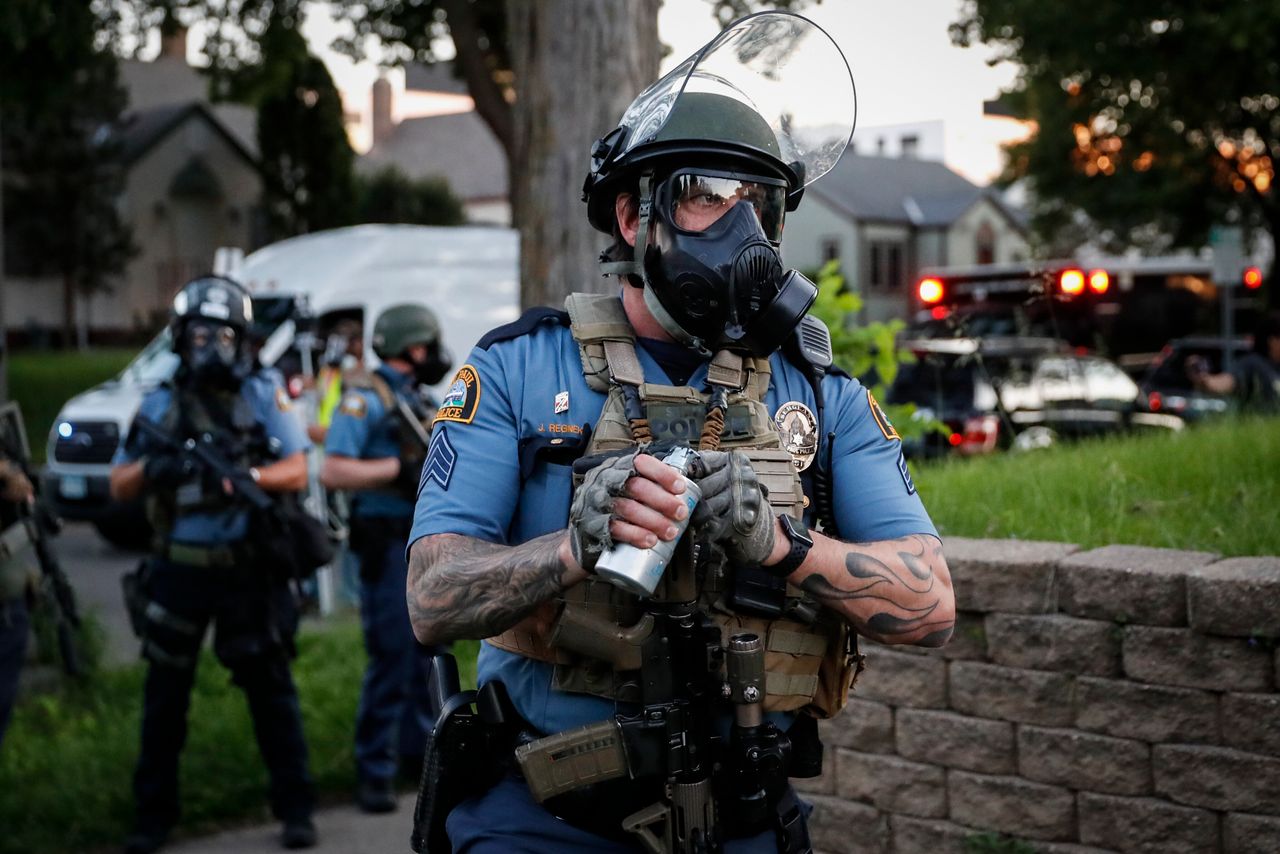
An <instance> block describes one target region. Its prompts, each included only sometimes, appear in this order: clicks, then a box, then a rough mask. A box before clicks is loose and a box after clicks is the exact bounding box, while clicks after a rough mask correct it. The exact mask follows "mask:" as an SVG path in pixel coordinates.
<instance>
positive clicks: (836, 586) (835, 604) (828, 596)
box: [800, 535, 954, 646]
mask: <svg viewBox="0 0 1280 854" xmlns="http://www.w3.org/2000/svg"><path fill="white" fill-rule="evenodd" d="M847 547H848V549H849V551H848V552H847V553H846V554H845V558H844V567H843V572H840V571H839V570H836V571H834V572H826V573H823V572H822V571H815V572H812V573H810V574H809V575H807V576H806V577H805V578H804V579H803V580H802V581H801V582H800V587H801V589H803V590H805V591H807V592H809V593H811V594H813V595H814V596H816V597H817V598H818V599H821V600H823V601H824V602H826V603H827V604H828V605H829V606H831V607H832V608H834V609H835V610H837V611H839V612H840V613H841V614H843V615H844V616H845V618H846V619H848V620H849V621H850V622H852V623H853V624H854V626H855V627H856V628H857V629H858V631H859V632H861V633H862V634H865V635H867V636H868V637H871V638H873V639H882V640H885V641H887V642H889V643H894V642H898V643H904V642H907V643H914V644H917V645H919V646H942V645H943V644H944V643H946V642H947V640H948V639H949V638H950V637H951V629H952V626H953V623H954V619H953V617H952V613H953V608H952V605H951V596H952V594H951V589H950V584H949V583H944V582H943V581H942V580H941V579H940V578H939V573H940V572H945V567H946V561H945V560H944V558H943V556H942V543H940V542H938V540H936V539H934V538H933V537H926V536H922V535H915V536H910V537H903V538H902V539H898V540H892V541H889V542H885V543H875V544H870V545H863V546H859V545H852V544H849V545H848V546H847ZM948 577H949V576H948ZM944 598H945V607H943V606H944Z"/></svg>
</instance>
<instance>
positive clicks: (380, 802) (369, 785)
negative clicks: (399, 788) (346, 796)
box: [356, 780, 396, 813]
mask: <svg viewBox="0 0 1280 854" xmlns="http://www.w3.org/2000/svg"><path fill="white" fill-rule="evenodd" d="M356 803H358V804H359V805H360V809H362V810H364V811H365V812H372V813H379V812H394V811H395V808H396V788H395V783H394V781H392V780H361V781H360V788H359V790H357V791H356Z"/></svg>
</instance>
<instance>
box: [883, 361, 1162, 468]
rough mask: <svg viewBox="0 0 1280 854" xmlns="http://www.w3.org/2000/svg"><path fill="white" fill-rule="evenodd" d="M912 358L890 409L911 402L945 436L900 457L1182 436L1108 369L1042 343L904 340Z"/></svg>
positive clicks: (1120, 374) (915, 444) (916, 444)
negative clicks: (1091, 439) (1136, 434)
mask: <svg viewBox="0 0 1280 854" xmlns="http://www.w3.org/2000/svg"><path fill="white" fill-rule="evenodd" d="M902 346H903V347H905V348H906V349H909V350H911V351H912V353H913V354H914V355H915V357H916V362H915V363H914V364H906V365H902V366H901V367H900V369H899V372H898V376H897V377H896V378H895V380H894V383H893V385H892V386H891V387H890V388H889V391H888V395H887V397H888V401H889V402H890V403H914V404H915V405H916V407H917V413H918V416H919V417H922V418H934V419H937V420H939V421H941V422H942V423H943V424H945V425H946V426H947V427H949V428H950V429H951V431H952V432H951V434H950V435H949V436H948V435H943V434H941V433H937V432H933V433H929V434H928V435H926V436H925V438H924V439H921V440H915V441H912V442H909V443H908V444H907V445H906V447H905V448H904V450H905V451H906V453H907V454H908V456H917V457H921V456H924V457H928V456H938V455H942V454H947V453H955V454H962V455H970V454H985V453H991V452H993V451H995V450H997V449H1000V448H1008V447H1013V448H1020V449H1026V448H1038V447H1045V446H1048V445H1052V444H1054V443H1055V442H1057V441H1058V440H1059V439H1060V438H1064V437H1074V436H1091V435H1099V434H1104V433H1112V432H1119V431H1124V430H1129V429H1133V428H1135V427H1154V428H1159V429H1167V430H1180V429H1182V427H1183V426H1184V425H1183V421H1182V419H1181V418H1179V417H1177V416H1176V415H1169V414H1167V413H1153V412H1150V411H1148V410H1147V409H1146V408H1145V407H1144V406H1143V405H1141V398H1140V395H1139V391H1138V386H1137V384H1136V383H1135V382H1134V381H1133V380H1132V379H1130V378H1129V377H1128V376H1127V375H1126V374H1125V373H1124V371H1122V370H1121V369H1120V368H1119V366H1117V365H1116V364H1115V363H1114V362H1112V361H1110V360H1108V359H1104V358H1102V357H1100V356H1094V355H1089V354H1082V353H1080V352H1078V351H1076V350H1073V349H1071V348H1069V347H1068V346H1067V345H1065V344H1064V343H1063V342H1061V341H1057V340H1055V339H1052V338H1028V337H1010V338H994V337H993V338H983V339H974V338H945V339H939V338H934V339H925V340H907V341H904V342H902Z"/></svg>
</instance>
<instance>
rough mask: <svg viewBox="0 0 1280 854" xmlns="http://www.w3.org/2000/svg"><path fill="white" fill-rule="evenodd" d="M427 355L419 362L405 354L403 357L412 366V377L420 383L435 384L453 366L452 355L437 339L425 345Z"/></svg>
mask: <svg viewBox="0 0 1280 854" xmlns="http://www.w3.org/2000/svg"><path fill="white" fill-rule="evenodd" d="M426 348H427V355H426V358H424V359H423V360H422V361H421V362H419V361H416V360H414V359H412V358H410V357H409V355H408V354H407V353H406V354H405V359H406V360H407V361H408V362H409V364H410V365H412V366H413V378H414V379H415V380H417V381H418V382H419V383H420V384H422V385H435V384H436V383H438V382H440V380H442V379H444V377H445V374H447V373H449V369H450V368H452V367H453V355H452V354H451V353H450V352H449V351H448V350H447V349H445V347H444V346H443V345H442V344H441V343H440V342H439V341H433V342H431V343H430V344H427V345H426Z"/></svg>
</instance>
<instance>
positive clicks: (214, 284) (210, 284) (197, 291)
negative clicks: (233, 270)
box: [169, 275, 253, 386]
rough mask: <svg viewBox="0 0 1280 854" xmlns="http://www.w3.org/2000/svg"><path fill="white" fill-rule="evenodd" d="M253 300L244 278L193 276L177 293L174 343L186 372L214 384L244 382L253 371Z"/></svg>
mask: <svg viewBox="0 0 1280 854" xmlns="http://www.w3.org/2000/svg"><path fill="white" fill-rule="evenodd" d="M252 323H253V302H252V300H251V299H250V297H249V293H248V291H246V290H245V289H244V288H243V287H242V286H241V285H240V284H239V283H238V282H236V281H234V280H232V279H228V278H226V277H223V276H214V275H208V276H201V277H200V278H198V279H193V280H192V281H190V282H188V283H187V284H186V285H184V286H183V287H182V289H181V290H180V291H178V293H177V295H176V296H174V298H173V305H172V307H171V309H170V314H169V335H170V338H171V342H172V344H171V346H172V347H173V350H174V352H175V353H177V354H178V356H179V357H180V358H181V359H182V367H183V371H184V374H185V375H186V376H188V377H190V378H191V379H193V380H195V381H197V382H201V383H209V384H214V385H228V386H234V385H238V384H239V382H240V381H241V380H243V379H244V378H245V376H247V375H248V373H249V363H250V359H249V356H248V347H247V344H246V340H245V335H246V332H247V330H248V328H249V325H250V324H252Z"/></svg>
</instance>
